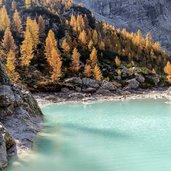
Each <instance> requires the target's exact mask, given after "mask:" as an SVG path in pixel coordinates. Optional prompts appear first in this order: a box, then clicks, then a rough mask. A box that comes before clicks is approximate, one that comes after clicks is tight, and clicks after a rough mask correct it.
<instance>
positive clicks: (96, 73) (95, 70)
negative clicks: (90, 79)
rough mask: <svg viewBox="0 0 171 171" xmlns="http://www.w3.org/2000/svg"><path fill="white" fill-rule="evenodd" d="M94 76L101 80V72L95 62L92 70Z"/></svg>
mask: <svg viewBox="0 0 171 171" xmlns="http://www.w3.org/2000/svg"><path fill="white" fill-rule="evenodd" d="M93 74H94V78H95V79H96V80H98V81H100V80H102V73H101V70H100V68H99V66H98V65H97V64H96V65H95V67H94V70H93Z"/></svg>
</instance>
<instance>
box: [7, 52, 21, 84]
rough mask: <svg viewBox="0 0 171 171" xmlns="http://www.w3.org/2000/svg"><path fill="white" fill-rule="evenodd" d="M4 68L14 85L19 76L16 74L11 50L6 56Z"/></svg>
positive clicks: (13, 55)
mask: <svg viewBox="0 0 171 171" xmlns="http://www.w3.org/2000/svg"><path fill="white" fill-rule="evenodd" d="M5 68H6V72H7V74H8V76H9V77H10V79H11V80H12V81H14V82H15V83H16V82H17V81H18V80H19V74H18V72H16V55H15V52H14V51H12V50H10V51H9V53H8V55H7V60H6V64H5Z"/></svg>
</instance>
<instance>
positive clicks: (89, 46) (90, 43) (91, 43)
mask: <svg viewBox="0 0 171 171" xmlns="http://www.w3.org/2000/svg"><path fill="white" fill-rule="evenodd" d="M93 47H94V44H93V41H92V39H91V40H90V41H89V43H88V48H89V49H90V50H92V48H93Z"/></svg>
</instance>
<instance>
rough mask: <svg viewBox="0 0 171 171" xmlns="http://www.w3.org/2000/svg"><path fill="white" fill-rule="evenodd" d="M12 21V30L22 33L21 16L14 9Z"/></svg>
mask: <svg viewBox="0 0 171 171" xmlns="http://www.w3.org/2000/svg"><path fill="white" fill-rule="evenodd" d="M13 23H14V30H15V31H16V32H17V33H22V31H23V27H22V22H21V18H20V15H19V13H18V11H17V10H15V12H14V15H13Z"/></svg>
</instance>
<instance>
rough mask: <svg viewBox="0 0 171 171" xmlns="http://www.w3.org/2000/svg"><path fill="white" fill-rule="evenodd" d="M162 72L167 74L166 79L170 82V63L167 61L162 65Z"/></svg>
mask: <svg viewBox="0 0 171 171" xmlns="http://www.w3.org/2000/svg"><path fill="white" fill-rule="evenodd" d="M164 72H165V73H166V74H167V80H168V82H169V83H171V63H170V62H169V61H168V62H167V64H166V66H165V67H164Z"/></svg>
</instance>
